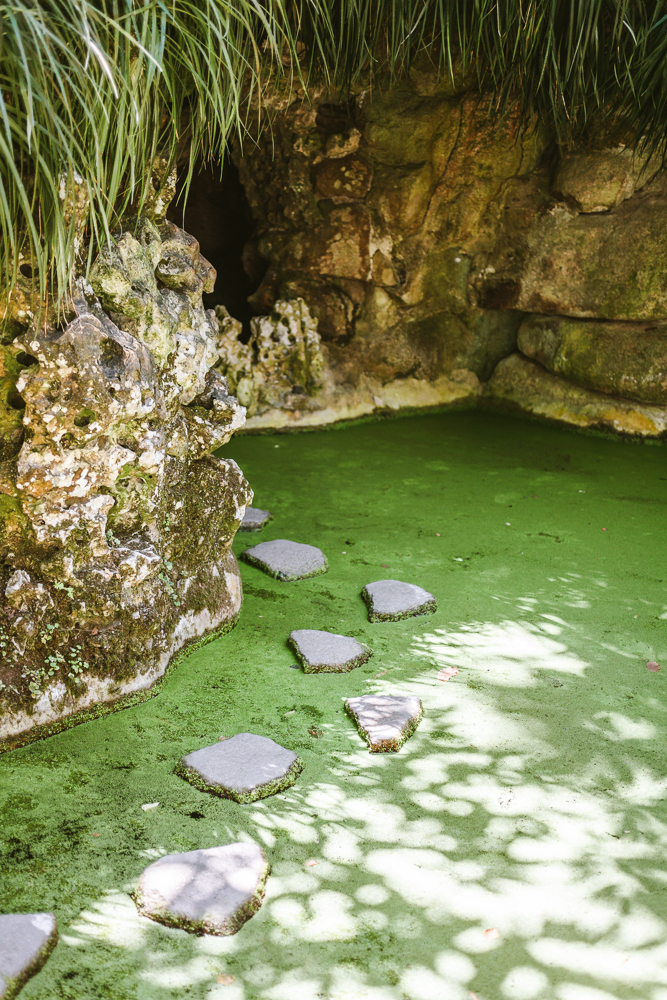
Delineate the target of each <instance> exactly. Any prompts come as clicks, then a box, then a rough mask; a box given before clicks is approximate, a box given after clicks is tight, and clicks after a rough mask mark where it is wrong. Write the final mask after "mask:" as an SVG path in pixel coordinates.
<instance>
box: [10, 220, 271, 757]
mask: <svg viewBox="0 0 667 1000" xmlns="http://www.w3.org/2000/svg"><path fill="white" fill-rule="evenodd" d="M214 278H215V273H214V272H213V271H212V268H211V266H210V265H209V264H208V262H207V261H205V260H204V259H203V258H202V257H201V256H200V254H199V248H198V245H197V243H196V241H194V240H192V238H191V237H189V236H187V234H185V233H183V232H182V231H181V230H179V229H177V227H175V226H174V225H172V224H171V223H163V224H162V226H161V227H160V229H158V228H156V226H155V225H153V224H152V223H151V222H149V221H148V220H146V219H138V220H134V221H132V222H131V223H129V224H128V225H126V226H125V227H124V229H123V232H122V233H121V234H120V235H119V236H118V238H117V239H116V240H115V242H114V243H113V244H112V246H111V247H109V248H108V249H106V250H105V251H104V252H103V253H102V254H101V255H100V257H99V258H98V260H97V261H96V262H95V264H94V266H93V268H92V271H91V278H90V282H91V283H90V285H85V284H83V283H79V284H78V285H77V289H76V292H75V294H74V297H73V303H72V310H73V318H72V319H71V322H69V323H67V324H66V325H65V328H64V329H58V328H54V327H53V326H50V325H49V324H47V325H46V326H44V325H41V324H40V325H39V326H37V327H35V326H34V325H33V326H30V327H29V328H28V329H27V330H25V332H24V333H23V334H22V335H21V336H20V337H19V338H17V339H15V340H14V342H13V343H12V344H11V345H10V346H9V347H8V348H5V353H4V355H3V358H4V361H3V364H4V365H5V367H4V368H3V372H6V378H7V379H9V381H10V382H11V381H13V380H15V382H14V389H11V388H10V389H9V390H8V394H6V395H5V394H4V391H3V395H4V399H5V400H6V406H5V408H4V409H3V407H2V402H3V395H0V432H1V434H2V437H1V438H0V440H1V442H2V456H0V458H2V459H4V461H2V464H1V466H0V468H1V469H2V478H1V479H0V491H1V492H0V558H1V560H2V561H1V563H0V588H1V589H0V594H1V595H2V596H1V597H0V643H2V652H3V657H2V660H1V661H0V739H3V738H4V739H5V741H7V742H6V744H5V745H13V744H14V743H16V742H21V741H22V740H24V739H27V738H29V737H30V735H31V734H34V733H35V732H37V731H39V732H44V731H45V730H44V729H43V727H44V726H50V729H49V730H48V731H54V726H53V725H51V724H54V723H56V724H64V722H63V720H65V719H67V718H68V717H71V716H73V715H75V714H76V713H80V712H81V711H82V710H86V709H87V710H90V711H99V706H100V705H101V704H103V703H111V702H115V701H118V700H119V699H121V698H123V697H124V696H128V695H130V694H133V693H140V692H145V691H147V690H148V689H149V688H150V687H151V685H152V684H154V683H155V681H156V680H157V679H158V678H160V677H161V676H163V675H164V673H165V670H166V668H167V665H168V664H169V662H170V660H171V659H172V657H173V655H174V654H175V653H176V651H177V650H179V649H180V648H182V647H183V646H185V645H186V644H188V643H192V642H193V641H196V640H199V639H200V638H201V637H202V636H205V635H211V634H213V633H214V632H215V630H220V629H224V628H228V627H230V626H231V625H232V624H233V623H234V621H235V618H236V615H237V614H238V611H239V608H240V603H241V584H240V576H239V572H238V566H237V564H236V560H235V558H234V556H233V555H232V553H231V551H230V546H231V542H232V539H233V537H234V534H235V532H236V530H237V528H238V526H239V523H240V521H241V519H242V517H243V513H244V511H245V508H246V506H247V505H248V504H249V503H250V500H251V499H252V493H251V491H250V488H249V486H248V484H247V482H246V481H245V479H244V478H243V475H242V473H241V471H240V470H239V468H238V467H237V466H236V464H235V463H234V462H233V461H230V460H221V459H217V458H215V457H214V456H213V451H214V450H215V449H216V448H219V447H220V445H222V444H224V443H225V442H226V441H228V440H229V438H230V436H231V434H232V433H233V432H234V431H235V430H237V429H238V428H239V427H241V426H242V424H243V422H244V416H245V411H244V409H243V407H242V406H240V405H239V403H238V401H237V400H236V399H235V398H234V397H233V396H231V395H230V394H229V392H228V387H227V383H226V381H225V378H224V376H222V375H221V374H219V372H217V371H216V370H215V369H214V368H213V365H214V364H215V363H216V361H217V360H218V351H217V346H216V345H217V337H218V322H217V319H216V317H215V315H214V314H213V313H212V312H206V311H205V310H204V309H203V307H202V303H201V293H202V290H203V289H205V288H210V287H211V286H212V282H213V281H214ZM2 386H4V382H3V383H2ZM2 386H0V389H1V388H2ZM20 404H24V408H23V409H21V410H17V412H19V413H20V414H21V416H22V421H21V424H22V426H21V427H20V428H19V427H18V424H17V421H16V418H15V417H13V416H12V413H11V411H12V408H13V407H15V406H18V405H20ZM6 428H9V431H7V430H6ZM17 430H18V431H19V432H20V433H17ZM17 445H18V447H17ZM77 717H80V716H77ZM40 727H42V728H40ZM56 728H57V726H56Z"/></svg>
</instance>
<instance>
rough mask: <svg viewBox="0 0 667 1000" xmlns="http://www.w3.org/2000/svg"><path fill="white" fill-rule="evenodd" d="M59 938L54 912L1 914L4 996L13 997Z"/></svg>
mask: <svg viewBox="0 0 667 1000" xmlns="http://www.w3.org/2000/svg"><path fill="white" fill-rule="evenodd" d="M57 941H58V927H57V924H56V918H55V916H54V915H53V913H5V914H0V1000H13V998H14V997H16V996H18V995H19V993H20V992H21V989H22V988H23V987H24V986H25V984H26V983H27V981H28V980H29V979H31V978H32V977H33V976H34V975H35V974H36V973H37V972H39V970H40V969H41V968H42V966H43V965H44V963H45V962H46V960H47V958H48V957H49V955H50V954H51V951H52V950H53V948H54V947H55V945H56V942H57Z"/></svg>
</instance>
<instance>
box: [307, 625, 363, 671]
mask: <svg viewBox="0 0 667 1000" xmlns="http://www.w3.org/2000/svg"><path fill="white" fill-rule="evenodd" d="M289 644H290V646H291V647H292V649H293V650H294V652H295V653H296V656H297V659H298V660H299V663H300V664H301V666H302V667H303V671H304V673H306V674H343V673H346V672H347V671H348V670H353V669H354V668H355V667H360V666H361V664H362V663H365V662H366V660H368V659H370V657H371V656H372V655H373V650H372V649H370V647H369V646H365V645H364V644H363V643H362V642H358V641H357V640H356V639H352V638H350V636H348V635H336V634H335V633H333V632H320V631H318V630H317V629H314V628H301V629H297V630H296V631H295V632H290V636H289Z"/></svg>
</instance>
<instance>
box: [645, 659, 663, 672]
mask: <svg viewBox="0 0 667 1000" xmlns="http://www.w3.org/2000/svg"><path fill="white" fill-rule="evenodd" d="M646 669H647V670H650V671H651V673H652V674H657V672H658V671H659V670H660V664H659V663H656V662H655V660H649V661H648V663H647V664H646Z"/></svg>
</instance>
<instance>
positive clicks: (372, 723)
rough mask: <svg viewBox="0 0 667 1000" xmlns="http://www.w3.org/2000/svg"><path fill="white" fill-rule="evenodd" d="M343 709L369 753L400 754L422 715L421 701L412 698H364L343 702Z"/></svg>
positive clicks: (367, 695)
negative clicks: (352, 720) (366, 744)
mask: <svg viewBox="0 0 667 1000" xmlns="http://www.w3.org/2000/svg"><path fill="white" fill-rule="evenodd" d="M345 708H346V709H347V711H348V713H349V714H350V715H351V716H352V718H353V719H354V721H355V723H356V725H357V729H358V730H359V732H360V733H361V735H362V736H363V737H364V739H365V740H366V742H367V743H368V746H369V748H370V751H371V753H387V752H391V751H394V752H395V751H397V750H400V749H401V747H402V746H403V744H404V743H405V741H406V740H407V739H408V738H409V737H410V736H412V734H413V733H414V731H415V729H416V728H417V726H418V724H419V721H420V719H421V717H422V715H423V714H424V711H423V708H422V703H421V699H419V698H417V697H415V696H414V695H385V694H365V695H362V696H361V697H360V698H347V699H346V701H345Z"/></svg>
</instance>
